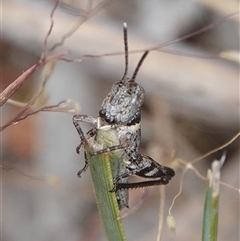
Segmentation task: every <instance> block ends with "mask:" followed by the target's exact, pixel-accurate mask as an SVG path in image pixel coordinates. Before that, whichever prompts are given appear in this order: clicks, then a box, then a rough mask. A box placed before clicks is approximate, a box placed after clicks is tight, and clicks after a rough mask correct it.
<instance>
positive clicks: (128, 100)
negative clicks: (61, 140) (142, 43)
mask: <svg viewBox="0 0 240 241" xmlns="http://www.w3.org/2000/svg"><path fill="white" fill-rule="evenodd" d="M123 33H124V34H123V35H124V47H125V71H124V75H123V77H122V79H121V80H119V81H117V82H115V83H114V84H113V86H112V88H111V91H110V92H109V93H108V95H107V96H106V98H105V99H104V100H103V103H102V105H101V109H100V111H99V115H98V117H97V118H94V117H92V116H88V115H74V116H73V124H74V125H75V128H76V129H77V132H78V134H79V136H80V145H79V146H78V147H77V153H79V151H80V148H81V147H82V146H85V145H86V143H88V145H89V146H90V148H91V149H92V152H91V153H90V154H91V155H92V156H94V155H100V154H103V153H108V154H109V156H110V162H111V170H112V176H113V188H112V190H109V191H110V192H115V193H116V198H117V202H118V206H119V209H120V210H121V209H123V208H124V207H128V189H132V188H140V187H146V186H154V185H165V184H167V183H168V182H169V181H170V180H171V178H172V177H173V176H174V175H175V173H174V170H173V169H171V168H169V167H166V166H162V165H160V164H159V163H157V162H156V161H154V160H153V159H152V158H151V157H149V156H146V155H142V154H139V153H138V147H139V145H140V141H141V107H142V105H143V102H144V97H145V91H144V89H143V87H142V86H141V85H139V84H138V83H136V82H135V79H136V76H137V74H138V71H139V69H140V67H141V65H142V63H143V61H144V59H145V58H146V56H147V55H148V51H146V52H145V53H144V54H143V56H142V57H141V59H140V61H139V63H138V65H137V67H136V69H135V71H134V73H133V76H132V78H130V79H129V78H127V72H128V42H127V25H126V23H124V24H123ZM80 122H88V123H92V124H93V125H94V126H95V127H94V128H93V129H91V130H90V131H88V132H87V134H86V135H84V133H83V131H82V129H81V127H80ZM113 143H114V144H113ZM87 168H88V160H87V157H86V152H85V166H84V167H83V168H82V169H81V170H80V171H79V172H78V174H77V175H78V176H79V177H80V176H81V174H82V172H84V171H86V170H87ZM133 175H137V176H140V177H143V178H147V179H151V180H147V181H142V182H136V183H129V182H128V179H129V177H131V176H133Z"/></svg>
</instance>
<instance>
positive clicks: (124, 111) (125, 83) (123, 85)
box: [99, 80, 145, 124]
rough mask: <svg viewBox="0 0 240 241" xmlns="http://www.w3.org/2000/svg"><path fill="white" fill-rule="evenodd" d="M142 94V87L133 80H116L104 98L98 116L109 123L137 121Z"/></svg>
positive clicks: (142, 98)
mask: <svg viewBox="0 0 240 241" xmlns="http://www.w3.org/2000/svg"><path fill="white" fill-rule="evenodd" d="M144 96H145V91H144V89H143V87H142V86H141V85H139V84H137V83H136V82H135V81H132V80H120V81H117V82H115V83H114V84H113V86H112V89H111V91H110V93H109V94H108V95H107V97H106V98H105V99H104V101H103V103H102V107H101V110H100V112H99V116H100V117H101V118H102V119H103V120H105V121H106V122H107V123H109V124H130V123H132V122H136V121H138V122H139V121H140V108H141V106H142V104H143V102H144Z"/></svg>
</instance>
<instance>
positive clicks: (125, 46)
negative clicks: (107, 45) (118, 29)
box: [122, 22, 128, 80]
mask: <svg viewBox="0 0 240 241" xmlns="http://www.w3.org/2000/svg"><path fill="white" fill-rule="evenodd" d="M123 39H124V51H125V71H124V74H123V77H122V80H125V78H126V76H127V72H128V39H127V23H125V22H124V23H123Z"/></svg>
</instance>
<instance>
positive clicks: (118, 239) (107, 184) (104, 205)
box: [86, 148, 126, 241]
mask: <svg viewBox="0 0 240 241" xmlns="http://www.w3.org/2000/svg"><path fill="white" fill-rule="evenodd" d="M86 152H87V157H88V161H89V168H90V172H91V177H92V183H93V187H94V193H95V197H96V201H97V205H98V209H99V212H100V216H101V219H102V222H103V226H104V229H105V232H106V235H107V237H108V240H109V241H123V240H126V236H125V232H124V228H123V224H122V221H121V220H117V218H118V217H119V216H120V211H119V208H118V203H117V199H116V195H115V193H111V192H109V190H111V189H112V188H113V179H112V171H111V165H110V159H109V154H108V153H106V154H101V155H96V156H91V155H89V150H88V149H87V148H86Z"/></svg>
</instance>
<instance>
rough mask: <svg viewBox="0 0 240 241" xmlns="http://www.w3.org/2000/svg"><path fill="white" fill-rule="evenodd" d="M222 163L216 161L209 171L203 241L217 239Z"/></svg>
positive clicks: (215, 240)
mask: <svg viewBox="0 0 240 241" xmlns="http://www.w3.org/2000/svg"><path fill="white" fill-rule="evenodd" d="M219 180H220V163H219V161H214V162H213V163H212V170H209V171H208V182H207V190H206V196H205V204H204V217H203V230H202V241H217V232H218V204H219Z"/></svg>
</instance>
